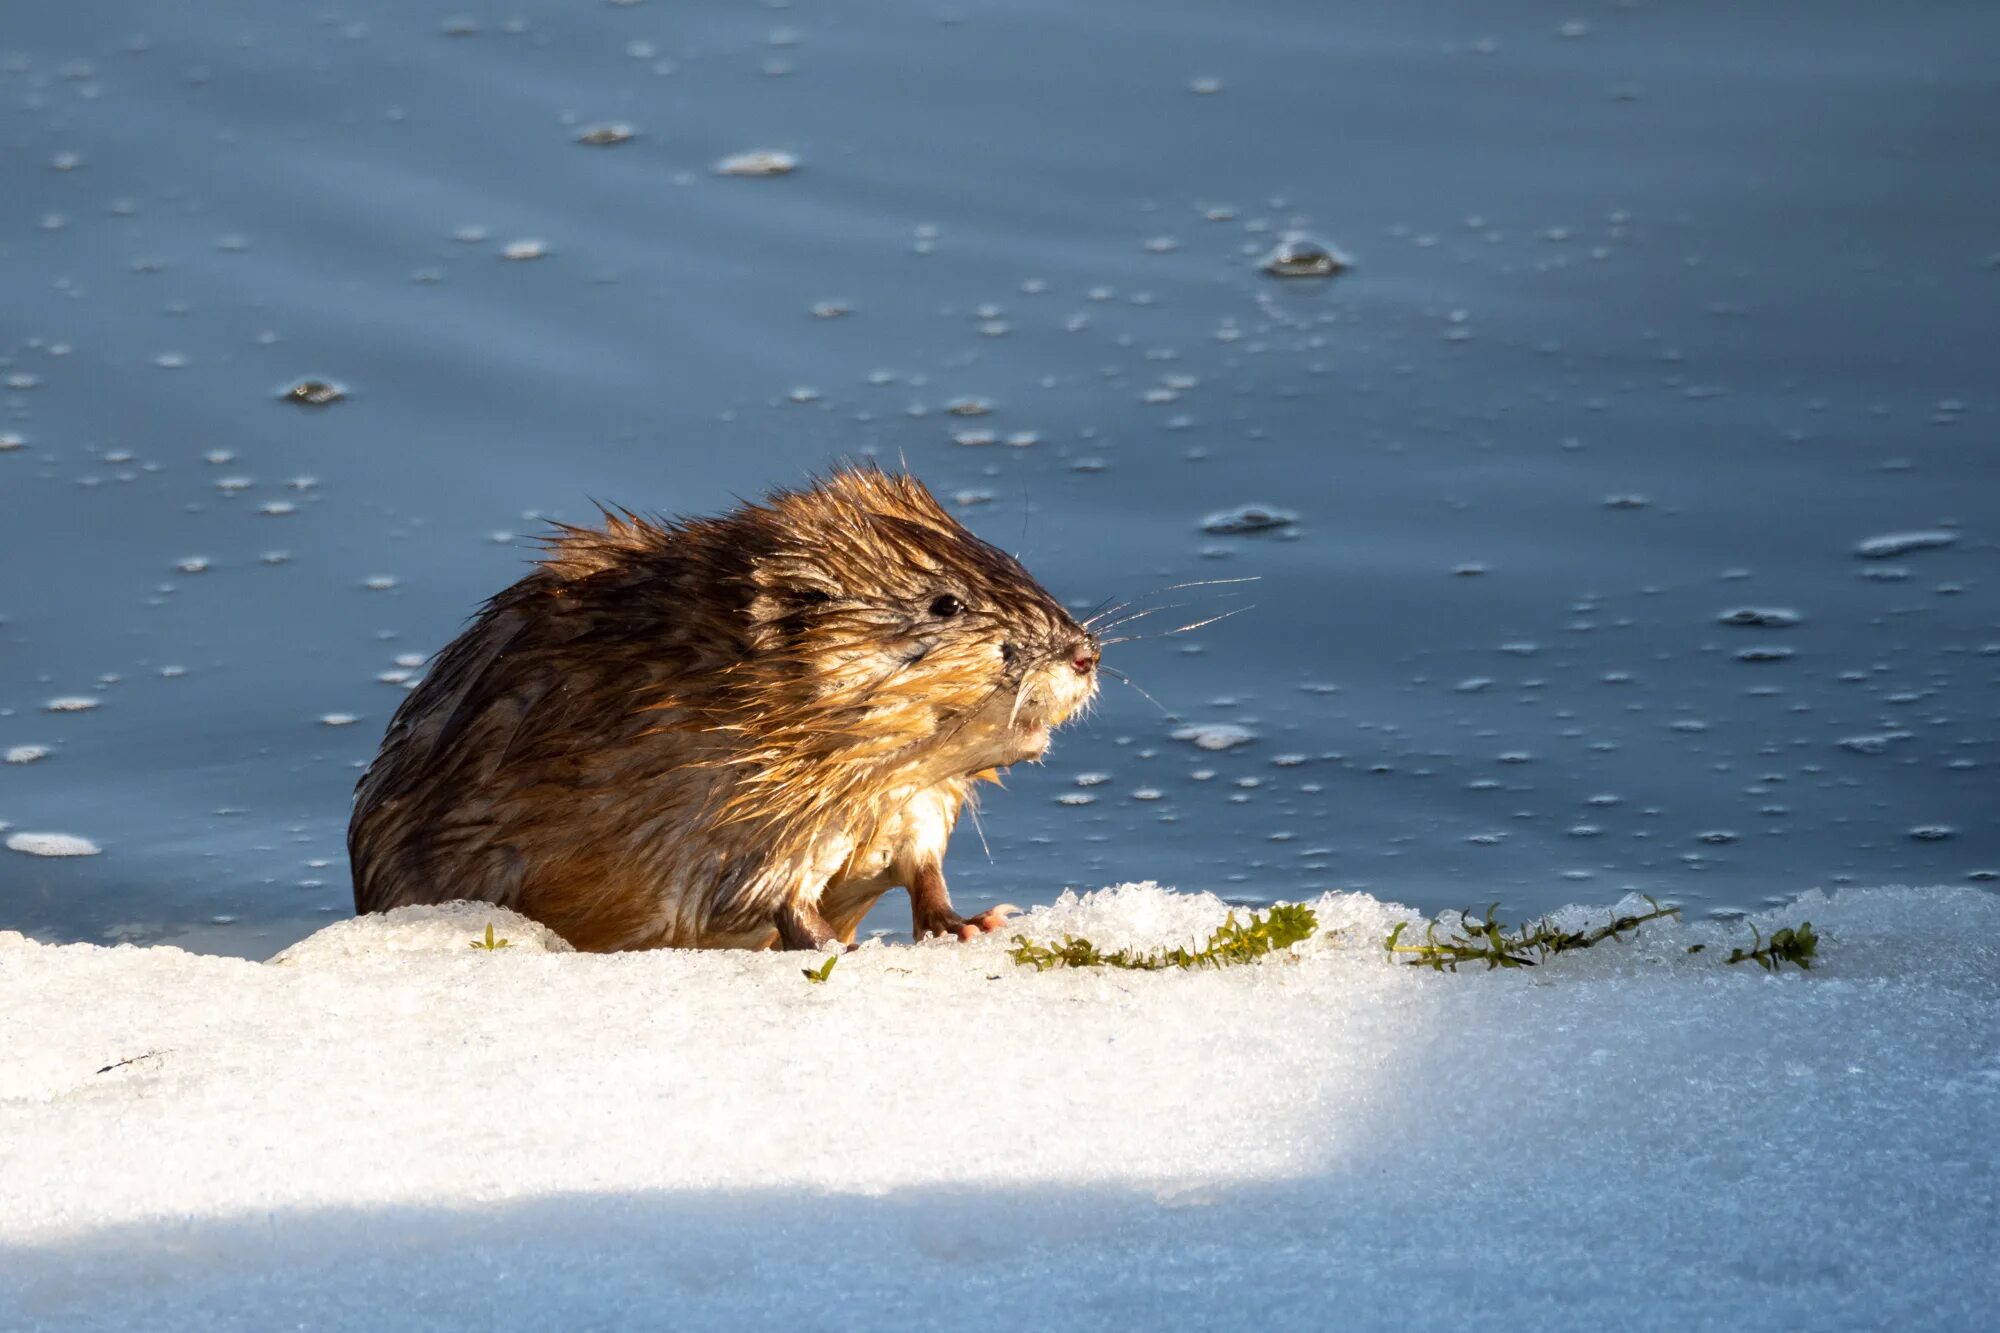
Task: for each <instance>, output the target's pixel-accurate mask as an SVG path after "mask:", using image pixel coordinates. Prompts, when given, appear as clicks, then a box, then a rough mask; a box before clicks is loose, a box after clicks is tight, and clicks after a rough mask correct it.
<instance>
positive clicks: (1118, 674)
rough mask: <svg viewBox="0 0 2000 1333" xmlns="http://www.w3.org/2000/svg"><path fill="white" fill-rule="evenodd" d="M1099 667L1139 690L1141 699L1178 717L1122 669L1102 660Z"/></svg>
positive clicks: (1171, 716) (1170, 715) (1169, 714)
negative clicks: (1110, 665) (1107, 664)
mask: <svg viewBox="0 0 2000 1333" xmlns="http://www.w3.org/2000/svg"><path fill="white" fill-rule="evenodd" d="M1097 669H1098V670H1099V671H1102V672H1105V673H1106V674H1108V675H1110V676H1111V677H1113V678H1114V679H1116V680H1118V681H1119V682H1121V683H1123V684H1125V685H1128V686H1130V687H1131V688H1132V689H1135V690H1138V691H1139V697H1140V698H1141V699H1144V700H1145V701H1146V702H1147V703H1149V704H1151V705H1153V707H1155V708H1157V709H1159V710H1160V711H1161V712H1162V713H1165V714H1166V715H1167V716H1168V717H1170V718H1178V716H1179V715H1178V714H1177V713H1175V712H1174V711H1173V710H1172V709H1170V708H1168V707H1167V706H1166V705H1165V704H1163V703H1161V702H1160V701H1159V700H1158V699H1155V698H1154V697H1153V696H1152V695H1150V694H1148V693H1146V691H1145V689H1144V688H1143V687H1141V686H1140V685H1139V684H1138V683H1137V682H1135V681H1134V680H1133V679H1132V678H1131V677H1130V676H1128V675H1126V674H1125V673H1124V672H1122V671H1120V670H1119V669H1118V668H1117V667H1108V666H1105V665H1104V664H1103V663H1102V662H1100V663H1098V664H1097Z"/></svg>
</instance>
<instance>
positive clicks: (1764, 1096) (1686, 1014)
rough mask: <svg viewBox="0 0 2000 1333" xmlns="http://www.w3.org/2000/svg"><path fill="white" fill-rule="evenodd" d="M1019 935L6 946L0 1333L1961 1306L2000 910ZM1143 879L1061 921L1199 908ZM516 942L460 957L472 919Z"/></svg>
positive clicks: (396, 933) (1864, 899)
mask: <svg viewBox="0 0 2000 1333" xmlns="http://www.w3.org/2000/svg"><path fill="white" fill-rule="evenodd" d="M1317 906H1318V908H1319V911H1320V916H1321V920H1322V923H1323V924H1324V925H1325V926H1327V927H1329V928H1330V929H1331V932H1332V933H1331V934H1330V935H1323V936H1322V937H1321V938H1320V939H1318V940H1315V941H1314V942H1312V943H1311V944H1309V945H1307V946H1304V947H1303V948H1302V950H1301V951H1300V957H1299V958H1298V959H1296V960H1295V961H1290V962H1276V963H1268V964H1265V965H1261V966H1256V967H1250V968H1243V969H1239V970H1235V971H1231V972H1227V973H1204V974H1170V975H1135V974H1126V973H1103V972H1058V973H1048V974H1040V975H1038V974H1035V973H1033V972H1030V971H1028V970H1026V969H1022V968H1018V967H1016V966H1015V965H1014V964H1013V963H1011V962H1010V961H1009V960H1008V959H1007V957H1006V955H1005V944H1004V942H1003V941H1001V940H984V941H979V942H977V943H974V944H970V945H953V944H944V943H934V944H930V945H926V946H922V947H882V946H880V945H871V946H869V947H866V948H864V949H862V950H861V951H860V952H858V953H855V954H852V955H849V956H847V957H845V958H843V959H842V960H841V961H840V962H839V963H838V965H837V966H836V968H835V970H834V972H833V974H832V977H831V979H830V980H829V981H828V983H827V984H825V985H810V984H808V983H807V982H806V981H805V979H804V977H803V976H802V975H801V960H800V959H798V958H796V957H791V956H784V955H771V954H673V953H654V954H630V955H621V956H614V957H601V956H592V955H579V954H573V953H569V952H567V951H565V950H563V949H562V946H561V942H560V941H559V940H555V939H554V938H553V937H551V936H549V935H548V934H547V932H545V931H542V930H541V929H540V928H538V927H536V926H534V925H533V924H532V923H530V922H526V921H524V920H522V919H520V918H518V917H515V916H513V915H511V914H509V913H507V912H504V911H499V910H495V909H492V908H488V907H485V906H481V905H471V904H462V905H454V906H452V907H447V908H423V909H410V910H406V911H403V912H398V913H394V914H392V915H390V916H389V917H386V918H369V919H364V920H359V921H349V922H342V923H340V924H339V925H336V926H333V927H330V928H329V929H327V930H325V931H322V932H321V933H320V934H318V935H316V936H314V937H313V938H312V939H310V940H307V941H305V942H304V943H302V944H300V945H298V946H296V947H294V948H293V949H290V950H287V951H286V952H285V953H284V954H282V955H280V956H279V958H277V959H275V960H273V961H272V962H271V963H267V964H258V963H250V962H245V961H242V960H237V959H229V958H219V957H208V956H200V955H193V954H188V953H183V952H181V951H179V950H176V949H171V948H133V947H130V946H121V947H118V948H110V949H107V948H99V947H95V946H91V945H69V946H62V947H56V946H50V945H43V944H38V943H35V942H32V941H29V940H27V939H25V938H23V937H22V936H19V935H12V934H0V1328H6V1329H9V1330H13V1329H33V1328H52V1329H53V1328H61V1329H66V1330H67V1329H85V1328H105V1329H113V1328H119V1329H123V1328H132V1327H146V1328H155V1329H180V1328H186V1329H203V1330H208V1329H226V1328H270V1327H277V1326H281V1325H282V1326H286V1327H291V1326H298V1327H310V1328H349V1327H352V1328H370V1329H401V1328H420V1327H421V1328H432V1327H440V1326H463V1327H478V1328H576V1327H591V1326H617V1325H632V1324H637V1325H642V1326H667V1325H673V1326H681V1327H688V1326H694V1327H701V1326H711V1327H746V1326H756V1327H762V1326H779V1325H782V1326H784V1327H787V1328H807V1329H817V1328H857V1329H861V1328H870V1329H872V1328H882V1327H918V1326H922V1327H967V1328H996V1329H998V1328H1015V1327H1020V1326H1022V1325H1024V1324H1028V1323H1035V1324H1041V1325H1047V1326H1054V1327H1102V1328H1131V1327H1148V1326H1166V1325H1173V1326H1197V1325H1199V1326H1207V1327H1239V1326H1240V1327H1256V1328H1294V1327H1335V1326H1337V1327H1404V1326H1409V1325H1412V1324H1417V1325H1445V1324H1449V1325H1456V1326H1474V1327H1488V1326H1491V1327H1499V1326H1508V1327H1522V1326H1527V1327H1577V1328H1582V1327H1593V1328H1594V1327H1601V1326H1607V1325H1608V1326H1614V1327H1622V1328H1633V1327H1638V1328H1644V1327H1659V1328H1685V1327H1693V1326H1699V1325H1703V1324H1714V1325H1726V1326H1729V1327H1759V1326H1765V1327H1777V1326H1800V1325H1811V1326H1815V1327H1849V1326H1863V1325H1882V1324H1888V1323H1896V1324H1910V1325H1918V1326H1934V1327H1944V1326H1954V1325H1955V1326H1970V1325H1972V1324H1975V1323H1977V1322H1979V1321H1981V1320H1983V1319H1984V1318H1985V1316H1986V1314H1988V1313H1990V1310H1991V1308H1992V1307H1993V1305H1994V1303H1995V1302H1996V1300H2000V1264H1996V1262H1995V1259H1996V1229H1995V1228H1996V1220H1995V1219H1996V1216H2000V1213H1996V1206H2000V1205H1996V1197H1995V1196H1996V1193H1997V1192H2000V1189H1996V1187H2000V952H1996V946H1995V941H1996V940H2000V898H1996V897H1994V896H1992V895H1988V894H1984V893H1980V892H1977V891H1974V890H1969V889H1944V888H1940V889H1897V890H1874V891H1847V892H1843V893H1841V894H1840V895H1838V896H1837V897H1834V898H1831V899H1828V898H1823V897H1820V896H1818V895H1811V896H1809V898H1808V899H1807V900H1802V901H1801V902H1799V903H1798V904H1795V905H1794V906H1792V907H1790V908H1787V909H1786V910H1785V911H1784V912H1782V913H1779V914H1776V915H1775V916H1774V917H1772V918H1770V919H1769V921H1767V922H1766V924H1767V927H1768V925H1769V924H1771V923H1772V922H1776V923H1778V924H1788V923H1794V922H1796V921H1797V920H1798V919H1799V918H1800V917H1810V918H1811V919H1812V921H1813V922H1814V924H1815V926H1816V927H1818V928H1819V929H1820V931H1821V933H1822V935H1823V936H1824V938H1825V943H1824V944H1823V945H1822V950H1823V953H1824V961H1823V964H1822V966H1821V967H1820V968H1818V969H1816V970H1815V971H1814V972H1813V973H1811V974H1809V975H1806V974H1799V973H1796V972H1794V973H1788V974H1786V975H1783V976H1779V977H1768V976H1765V975H1764V974H1762V973H1761V972H1758V971H1755V970H1753V969H1750V968H1747V967H1733V968H1732V967H1726V966H1724V965H1723V964H1722V961H1721V957H1720V953H1724V952H1726V947H1725V948H1723V949H1721V950H1720V951H1718V949H1717V948H1714V947H1711V948H1710V949H1709V950H1708V951H1706V952H1705V953H1702V954H1699V955H1689V954H1688V953H1687V952H1686V946H1687V944H1688V943H1690V942H1693V941H1695V940H1708V941H1711V942H1712V944H1715V945H1723V944H1725V942H1736V941H1738V940H1741V939H1743V938H1745V937H1746V936H1747V931H1745V930H1743V929H1741V928H1735V929H1731V928H1725V927H1723V926H1720V925H1696V926H1681V925H1678V924H1675V923H1660V924H1655V925H1652V926H1648V927H1647V928H1646V929H1645V931H1644V932H1642V935H1641V938H1640V940H1639V941H1637V942H1635V943H1633V944H1631V945H1628V946H1624V947H1619V946H1609V945H1607V946H1603V947H1600V948H1599V949H1597V950H1594V951H1592V952H1590V953H1588V954H1583V955H1577V956H1573V957H1569V958H1564V959H1562V960H1558V961H1557V962H1556V963H1554V964H1552V965H1551V966H1548V967H1545V968H1542V969H1536V970H1527V971H1517V972H1495V973H1483V972H1466V973H1461V974H1458V975H1455V976H1453V975H1434V974H1432V973H1429V972H1427V971H1422V970H1417V969H1410V968H1403V967H1396V966H1391V965H1389V964H1388V963H1387V962H1386V961H1385V959H1384V955H1383V954H1382V952H1381V950H1380V948H1379V942H1380V939H1381V937H1382V935H1384V934H1385V933H1386V932H1387V931H1388V929H1389V928H1390V926H1391V925H1392V924H1393V923H1394V922H1396V921H1398V920H1402V919H1406V918H1407V917H1408V916H1409V915H1410V914H1409V913H1408V912H1407V911H1405V910H1404V909H1402V908H1398V907H1394V906H1390V905H1386V904H1382V903H1379V902H1376V901H1375V900H1373V899H1370V898H1367V897H1364V896H1333V897H1329V898H1327V899H1324V900H1322V901H1321V902H1320V903H1319V904H1317ZM1224 911H1225V909H1224V907H1223V905H1222V904H1221V903H1220V902H1218V901H1217V900H1216V899H1214V898H1211V897H1208V896H1206V895H1201V896H1191V895H1180V894H1172V893H1167V892H1163V891H1161V890H1159V889H1157V888H1153V887H1151V886H1127V887H1124V888H1120V889H1115V890H1107V891H1104V892H1102V893H1096V894H1091V895H1088V896H1086V897H1083V898H1081V899H1075V898H1069V899H1065V900H1064V901H1063V902H1062V903H1060V904H1058V905H1057V906H1055V907H1052V908H1046V909H1042V910H1039V911H1037V912H1035V913H1033V914H1031V915H1030V916H1029V917H1027V918H1025V919H1024V920H1023V921H1022V922H1021V925H1020V929H1021V930H1022V931H1023V932H1025V933H1028V934H1030V935H1033V936H1036V937H1038V938H1044V939H1046V938H1050V937H1052V936H1055V935H1060V934H1061V933H1063V932H1066V931H1067V932H1075V933H1079V934H1087V935H1089V936H1090V937H1092V938H1093V939H1096V940H1098V941H1099V942H1100V943H1107V944H1109V943H1129V944H1140V945H1151V944H1159V943H1181V942H1186V941H1189V940H1193V939H1198V938H1199V937H1201V936H1203V935H1204V934H1205V933H1206V932H1207V931H1208V930H1209V929H1211V928H1212V927H1213V926H1214V925H1215V924H1217V923H1218V922H1219V921H1220V920H1221V918H1222V915H1223V913H1224ZM489 921H490V922H491V923H492V924H493V925H494V928H495V930H496V932H497V934H498V935H499V936H500V937H503V938H506V939H508V940H509V941H510V946H509V947H508V948H506V949H502V950H499V951H496V952H488V951H485V950H483V949H481V950H475V949H472V948H469V947H468V945H469V943H470V942H471V941H472V940H473V939H474V937H476V936H480V935H482V934H483V931H484V929H485V927H486V925H487V923H488V922H489Z"/></svg>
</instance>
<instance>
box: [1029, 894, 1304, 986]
mask: <svg viewBox="0 0 2000 1333" xmlns="http://www.w3.org/2000/svg"><path fill="white" fill-rule="evenodd" d="M1318 929H1319V918H1318V917H1317V916H1316V915H1314V913H1313V910H1312V908H1310V907H1307V906H1306V905H1305V904H1304V903H1279V904H1278V905H1277V906H1275V907H1273V908H1271V909H1270V910H1269V911H1267V912H1252V913H1251V914H1250V920H1249V922H1248V923H1247V924H1244V923H1240V922H1238V921H1237V919H1236V913H1234V912H1231V913H1230V914H1229V919H1228V920H1226V921H1224V922H1223V923H1222V925H1221V926H1220V927H1218V928H1217V929H1216V931H1215V933H1214V934H1213V935H1210V936H1209V937H1208V944H1207V945H1206V946H1205V947H1203V948H1200V949H1185V948H1179V947H1176V948H1172V949H1155V950H1153V951H1151V952H1150V953H1139V952H1135V951H1133V950H1131V949H1114V950H1111V951H1110V952H1106V951H1105V950H1103V949H1101V948H1099V947H1098V946H1097V945H1096V944H1094V943H1092V942H1091V941H1089V940H1087V939H1082V938H1079V937H1078V936H1075V935H1065V936H1063V937H1062V942H1061V943H1059V944H1037V943H1036V942H1035V941H1033V940H1031V939H1029V938H1028V937H1027V936H1025V935H1016V936H1015V937H1014V947H1013V948H1012V949H1010V950H1008V954H1007V956H1008V957H1010V958H1012V959H1013V960H1014V961H1015V962H1016V963H1019V964H1020V965H1021V966H1023V967H1032V968H1034V969H1035V971H1037V972H1047V971H1050V970H1052V969H1054V968H1059V967H1116V968H1124V969H1126V970H1127V971H1132V972H1164V971H1166V970H1167V969H1168V968H1176V967H1178V968H1203V967H1237V966H1240V965H1242V964H1244V963H1254V962H1256V961H1257V960H1258V959H1260V958H1263V957H1265V956H1266V955H1268V954H1272V953H1277V952H1279V951H1281V950H1284V949H1289V948H1290V947H1291V946H1293V945H1294V944H1298V943H1301V942H1302V941H1305V940H1308V939H1311V938H1312V935H1313V932H1314V931H1316V930H1318Z"/></svg>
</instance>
